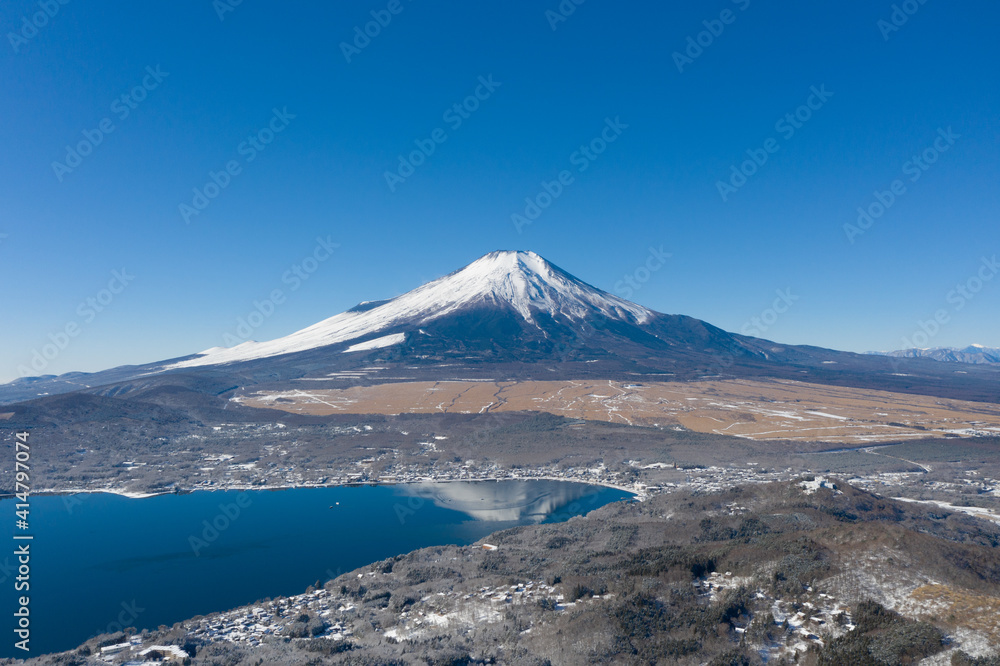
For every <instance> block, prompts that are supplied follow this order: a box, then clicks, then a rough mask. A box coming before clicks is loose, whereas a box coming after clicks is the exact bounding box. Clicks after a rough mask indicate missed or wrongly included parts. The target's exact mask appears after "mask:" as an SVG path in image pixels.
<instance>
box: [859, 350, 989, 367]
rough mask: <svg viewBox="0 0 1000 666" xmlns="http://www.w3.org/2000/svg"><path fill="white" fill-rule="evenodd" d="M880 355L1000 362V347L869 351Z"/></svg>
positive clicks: (956, 361) (952, 361)
mask: <svg viewBox="0 0 1000 666" xmlns="http://www.w3.org/2000/svg"><path fill="white" fill-rule="evenodd" d="M868 353H869V354H875V355H878V356H893V357H896V358H929V359H933V360H935V361H946V362H950V363H974V364H983V363H985V364H1000V349H997V348H996V347H984V346H982V345H969V346H968V347H964V348H962V349H958V348H956V347H933V348H931V349H900V350H897V351H891V352H868Z"/></svg>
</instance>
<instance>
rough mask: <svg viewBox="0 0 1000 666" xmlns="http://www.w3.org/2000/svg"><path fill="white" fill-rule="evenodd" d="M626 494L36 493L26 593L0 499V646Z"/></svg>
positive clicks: (165, 610) (43, 641) (10, 522)
mask: <svg viewBox="0 0 1000 666" xmlns="http://www.w3.org/2000/svg"><path fill="white" fill-rule="evenodd" d="M628 497H631V495H630V494H629V493H626V492H624V491H620V490H615V489H612V488H604V487H600V486H591V485H586V484H581V483H572V482H564V481H499V482H496V481H483V482H449V483H422V484H403V485H396V486H357V487H337V488H300V489H290V490H274V491H266V490H257V491H247V492H240V491H225V492H221V491H220V492H195V493H190V494H186V495H162V496H157V497H149V498H144V499H129V498H125V497H121V496H118V495H110V494H104V493H93V494H78V495H66V496H44V497H33V498H31V513H30V529H29V530H27V531H26V532H24V531H20V530H18V533H20V534H31V535H33V537H34V539H33V540H32V541H31V542H30V543H31V547H30V549H31V573H30V576H31V578H30V585H31V589H30V591H29V592H27V593H25V592H15V590H14V583H15V577H16V576H17V575H18V574H17V566H18V563H17V557H16V556H15V555H14V554H13V553H14V549H15V545H14V544H15V543H17V544H20V543H24V542H14V541H13V540H12V539H11V536H12V535H13V533H14V532H15V530H14V527H13V526H14V522H15V520H16V518H15V516H14V511H15V507H14V504H15V500H13V499H5V500H0V516H2V520H3V521H4V524H5V525H6V526H7V527H6V528H5V529H4V530H3V531H2V533H0V537H6V538H7V539H8V541H7V543H8V544H9V546H8V547H7V548H5V549H4V551H3V552H4V554H3V555H0V590H2V593H0V610H2V611H3V612H4V617H5V618H7V620H5V622H4V625H6V627H7V628H6V629H5V630H4V631H3V632H2V634H0V635H2V636H4V639H3V640H2V642H0V656H5V657H15V656H16V657H22V658H23V657H26V656H33V655H38V654H42V653H44V652H54V651H61V650H68V649H72V648H74V647H76V646H78V645H80V644H81V643H83V642H84V641H86V640H87V639H88V638H90V637H92V636H94V635H96V634H99V633H105V632H108V631H115V630H117V629H119V628H120V627H121V626H125V627H128V626H134V627H137V628H139V629H142V628H156V627H157V626H159V625H161V624H165V625H172V624H173V623H175V622H178V621H181V620H185V619H188V618H190V617H193V616H195V615H205V614H208V613H212V612H217V611H223V610H228V609H230V608H235V607H237V606H241V605H245V604H248V603H252V602H254V601H257V600H258V599H263V598H265V597H277V596H285V595H294V594H300V593H302V592H304V591H305V589H306V588H307V587H308V586H309V585H312V584H314V583H316V581H326V580H328V579H330V578H333V577H335V576H337V575H339V574H341V573H344V572H347V571H351V570H352V569H355V568H357V567H360V566H364V565H365V564H368V563H370V562H375V561H377V560H381V559H385V558H387V557H391V556H394V555H399V554H401V553H406V552H409V551H411V550H414V549H417V548H423V547H426V546H434V545H444V544H459V545H465V544H469V543H473V542H475V541H477V540H479V539H481V538H483V537H484V536H486V535H488V534H490V533H492V532H495V531H497V530H501V529H505V528H508V527H512V526H515V525H524V524H532V523H540V522H557V521H561V520H566V519H568V518H570V517H572V516H574V515H580V514H584V513H587V512H589V511H592V510H593V509H596V508H598V507H600V506H603V505H605V504H608V503H609V502H614V501H618V500H621V499H625V498H628ZM22 594H29V595H30V599H31V601H30V610H31V652H30V654H27V655H26V654H25V653H24V652H23V651H21V650H17V649H15V648H14V640H15V639H14V638H13V637H14V634H13V631H12V630H13V628H14V621H13V613H14V611H15V610H16V608H17V607H16V603H17V602H16V598H17V597H18V596H20V595H22Z"/></svg>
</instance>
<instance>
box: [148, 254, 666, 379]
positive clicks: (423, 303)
mask: <svg viewBox="0 0 1000 666" xmlns="http://www.w3.org/2000/svg"><path fill="white" fill-rule="evenodd" d="M372 305H374V307H371V306H372ZM477 306H491V307H497V306H500V307H504V306H506V307H509V308H511V309H513V310H514V311H516V312H517V313H518V314H519V315H520V316H521V317H522V318H523V319H524V320H525V321H527V322H529V323H534V324H536V325H537V318H538V315H539V314H541V313H545V314H547V315H549V316H551V317H553V318H555V319H563V320H570V321H575V320H582V319H584V318H586V317H588V316H593V315H597V314H600V315H602V316H603V317H605V318H609V319H618V320H621V321H627V322H630V323H633V324H643V323H646V322H647V321H648V320H649V319H650V318H652V317H654V316H655V314H656V313H654V312H653V311H652V310H648V309H646V308H644V307H642V306H640V305H636V304H635V303H632V302H630V301H626V300H624V299H622V298H618V297H617V296H612V295H611V294H608V293H606V292H604V291H601V290H600V289H597V288H595V287H592V286H590V285H588V284H587V283H585V282H582V281H581V280H578V279H577V278H575V277H573V276H572V275H570V274H569V273H566V272H565V271H563V270H562V269H560V268H558V267H556V266H554V265H552V264H550V263H549V262H548V261H546V260H545V259H543V258H542V257H540V256H538V255H537V254H535V253H534V252H491V253H490V254H487V255H485V256H484V257H481V258H479V259H477V260H476V261H474V262H472V263H471V264H469V265H468V266H466V267H465V268H463V269H461V270H458V271H455V272H454V273H451V274H449V275H446V276H444V277H443V278H440V279H437V280H434V281H433V282H428V283H427V284H425V285H423V286H421V287H417V288H416V289H414V290H413V291H410V292H407V293H405V294H403V295H402V296H399V297H397V298H394V299H391V300H389V301H385V302H380V303H377V304H376V303H368V304H364V307H361V306H359V307H356V308H352V309H351V310H348V311H347V312H343V313H341V314H339V315H336V316H334V317H330V318H329V319H326V320H324V321H321V322H319V323H318V324H314V325H312V326H310V327H308V328H304V329H302V330H301V331H298V332H296V333H292V334H291V335H288V336H285V337H283V338H278V339H277V340H271V341H269V342H244V343H243V344H241V345H237V346H235V347H230V348H220V347H213V348H212V349H207V350H205V351H204V352H202V353H201V354H200V355H199V356H197V357H196V358H193V359H188V360H186V361H181V362H179V363H175V364H173V365H171V366H168V368H165V369H173V368H184V367H192V366H202V365H215V364H222V363H234V362H237V361H248V360H252V359H258V358H267V357H270V356H278V355H281V354H289V353H292V352H301V351H306V350H308V349H315V348H317V347H325V346H326V345H332V344H337V343H342V342H349V341H351V340H355V339H358V338H363V337H365V336H369V335H372V334H376V333H379V332H380V331H388V330H389V329H392V328H395V327H398V326H402V325H407V326H414V327H418V326H420V325H422V324H426V323H427V322H430V321H433V320H435V319H438V318H440V317H443V316H445V315H448V314H451V313H454V312H456V311H459V310H462V309H469V308H475V307H477ZM395 335H396V336H398V335H399V334H395ZM402 341H403V338H402V337H393V338H392V342H390V343H389V344H398V343H399V342H402ZM361 344H363V343H359V344H356V345H353V349H355V350H358V349H364V348H365V347H362V346H360V345H361Z"/></svg>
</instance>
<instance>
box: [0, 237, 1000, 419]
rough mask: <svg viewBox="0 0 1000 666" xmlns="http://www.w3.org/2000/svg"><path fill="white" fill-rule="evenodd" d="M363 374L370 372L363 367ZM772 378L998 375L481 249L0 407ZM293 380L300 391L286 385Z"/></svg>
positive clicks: (961, 386)
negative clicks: (351, 296) (342, 300)
mask: <svg viewBox="0 0 1000 666" xmlns="http://www.w3.org/2000/svg"><path fill="white" fill-rule="evenodd" d="M372 368H377V370H378V372H372V371H371V369H372ZM643 377H647V378H648V379H649V380H650V381H653V380H656V381H665V380H666V381H671V380H677V381H686V380H696V379H727V378H741V377H774V378H781V379H794V380H799V381H809V382H815V383H822V384H833V385H840V386H856V387H863V388H881V389H885V390H893V391H901V392H908V393H923V394H928V395H938V396H942V397H952V398H965V399H971V400H984V401H992V400H994V399H995V395H996V385H997V384H996V382H997V380H998V379H1000V371H998V369H997V368H996V367H991V366H985V365H983V366H968V367H967V371H966V372H965V373H963V374H961V375H959V374H956V373H955V372H954V371H953V369H952V368H950V367H948V366H947V365H945V364H941V363H936V362H934V361H930V360H925V359H920V358H915V359H910V358H894V357H885V356H872V355H865V354H854V353H849V352H839V351H834V350H830V349H823V348H819V347H809V346H798V345H785V344H779V343H775V342H771V341H768V340H763V339H759V338H753V337H748V336H744V335H738V334H735V333H729V332H726V331H724V330H722V329H720V328H718V327H715V326H712V325H711V324H708V323H706V322H704V321H701V320H698V319H694V318H692V317H687V316H684V315H669V314H662V313H659V312H656V311H654V310H650V309H649V308H646V307H643V306H641V305H638V304H636V303H632V302H630V301H627V300H625V299H622V298H619V297H617V296H614V295H612V294H609V293H607V292H604V291H602V290H600V289H598V288H596V287H594V286H592V285H589V284H587V283H586V282H583V281H582V280H580V279H578V278H576V277H574V276H573V275H571V274H570V273H568V272H566V271H565V270H563V269H561V268H559V267H558V266H555V265H553V264H552V263H550V262H548V261H546V260H545V259H543V258H542V257H540V256H539V255H537V254H535V253H534V252H523V251H504V252H491V253H489V254H487V255H485V256H483V257H481V258H479V259H477V260H476V261H474V262H472V263H471V264H469V265H467V266H465V267H464V268H462V269H460V270H457V271H455V272H453V273H451V274H449V275H446V276H444V277H442V278H439V279H437V280H434V281H432V282H429V283H427V284H424V285H422V286H420V287H417V288H416V289H413V290H412V291H409V292H407V293H405V294H402V295H401V296H397V297H395V298H392V299H389V300H383V301H364V302H362V303H360V304H359V305H357V306H355V307H353V308H351V309H350V310H347V311H346V312H342V313H340V314H338V315H335V316H333V317H330V318H328V319H325V320H323V321H320V322H319V323H316V324H314V325H312V326H309V327H307V328H304V329H302V330H300V331H297V332H295V333H292V334H290V335H287V336H285V337H281V338H278V339H275V340H270V341H266V342H255V341H250V342H245V343H242V344H239V345H236V346H234V347H228V348H223V347H214V348H211V349H207V350H205V351H202V352H200V353H197V354H192V355H189V356H185V357H181V358H175V359H169V360H166V361H161V362H157V363H150V364H146V365H141V366H122V367H119V368H113V369H111V370H106V371H102V372H97V373H69V374H67V375H61V376H58V377H56V376H45V377H35V378H24V379H18V380H15V381H13V382H11V383H9V384H6V385H3V386H0V403H14V402H20V401H24V400H28V399H32V398H36V397H39V396H51V395H54V394H61V393H69V392H76V391H82V392H87V393H98V394H101V395H107V396H127V395H133V396H136V395H142V396H151V395H154V394H163V393H164V392H166V393H171V394H176V393H177V392H178V391H186V392H193V394H197V395H202V396H204V395H206V394H207V395H209V396H222V397H225V396H226V395H230V394H231V393H230V392H232V391H234V390H237V389H245V388H247V387H250V386H257V387H264V386H266V387H268V388H275V387H281V386H288V385H289V383H290V382H303V381H308V382H309V386H310V387H311V388H322V387H343V386H345V385H351V384H357V383H383V382H386V383H388V382H392V381H400V380H403V379H405V380H414V379H417V380H446V379H454V378H462V379H491V380H504V381H506V380H511V381H520V380H528V379H570V380H571V379H582V378H606V379H615V380H638V379H640V378H643ZM298 386H302V384H298Z"/></svg>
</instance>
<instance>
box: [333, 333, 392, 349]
mask: <svg viewBox="0 0 1000 666" xmlns="http://www.w3.org/2000/svg"><path fill="white" fill-rule="evenodd" d="M404 340H406V333H393V334H392V335H383V336H382V337H381V338H375V339H374V340H366V341H365V342H359V343H358V344H356V345H351V346H350V347H348V348H347V349H345V350H344V351H343V352H341V353H342V354H346V353H348V352H357V351H369V350H371V349H382V348H383V347H391V346H393V345H398V344H400V343H402V342H403V341H404Z"/></svg>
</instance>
